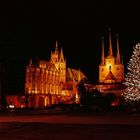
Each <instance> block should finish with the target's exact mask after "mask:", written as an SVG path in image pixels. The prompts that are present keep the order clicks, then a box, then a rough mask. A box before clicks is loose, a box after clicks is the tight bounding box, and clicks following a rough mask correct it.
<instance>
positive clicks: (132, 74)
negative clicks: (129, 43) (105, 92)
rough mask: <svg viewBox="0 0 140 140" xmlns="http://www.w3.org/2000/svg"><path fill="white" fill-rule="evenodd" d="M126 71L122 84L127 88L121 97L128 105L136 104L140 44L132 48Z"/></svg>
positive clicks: (139, 96)
mask: <svg viewBox="0 0 140 140" xmlns="http://www.w3.org/2000/svg"><path fill="white" fill-rule="evenodd" d="M127 69H128V73H127V74H126V77H125V82H124V84H125V85H126V86H127V88H126V89H125V92H124V93H123V96H124V98H125V100H126V101H127V102H128V103H138V102H139V101H140V43H138V44H136V46H135V47H134V48H133V54H132V56H131V58H130V61H129V63H128V66H127Z"/></svg>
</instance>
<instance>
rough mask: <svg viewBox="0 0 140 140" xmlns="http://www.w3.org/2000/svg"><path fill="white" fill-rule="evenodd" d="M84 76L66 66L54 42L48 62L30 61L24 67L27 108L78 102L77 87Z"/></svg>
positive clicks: (60, 51) (61, 52)
mask: <svg viewBox="0 0 140 140" xmlns="http://www.w3.org/2000/svg"><path fill="white" fill-rule="evenodd" d="M83 78H86V76H85V75H84V74H83V73H82V72H81V71H80V70H79V69H78V70H76V69H73V68H69V67H67V65H66V59H65V58H64V54H63V50H62V48H61V49H60V50H59V47H58V43H57V42H56V45H55V51H52V52H51V58H50V61H45V60H40V59H34V60H33V59H30V62H29V64H28V65H27V67H26V83H25V94H26V97H27V99H28V101H27V102H28V107H35V108H42V107H46V106H50V105H52V104H57V103H60V102H62V103H72V102H76V101H78V96H77V85H78V83H79V81H80V80H81V79H83Z"/></svg>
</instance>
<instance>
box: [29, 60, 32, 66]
mask: <svg viewBox="0 0 140 140" xmlns="http://www.w3.org/2000/svg"><path fill="white" fill-rule="evenodd" d="M31 65H32V58H30V62H29V66H31Z"/></svg>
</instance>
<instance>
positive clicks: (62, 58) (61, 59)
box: [60, 48, 64, 62]
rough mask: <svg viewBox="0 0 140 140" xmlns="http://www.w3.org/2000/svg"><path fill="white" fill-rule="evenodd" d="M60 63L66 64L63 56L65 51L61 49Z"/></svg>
mask: <svg viewBox="0 0 140 140" xmlns="http://www.w3.org/2000/svg"><path fill="white" fill-rule="evenodd" d="M60 61H63V62H64V55H63V49H62V48H61V51H60Z"/></svg>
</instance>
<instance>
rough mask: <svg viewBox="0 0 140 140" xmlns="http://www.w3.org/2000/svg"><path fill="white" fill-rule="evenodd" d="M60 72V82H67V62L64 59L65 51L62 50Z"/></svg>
mask: <svg viewBox="0 0 140 140" xmlns="http://www.w3.org/2000/svg"><path fill="white" fill-rule="evenodd" d="M59 72H60V81H62V82H64V83H65V82H66V60H65V59H64V55H63V49H62V48H61V51H60V56H59Z"/></svg>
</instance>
